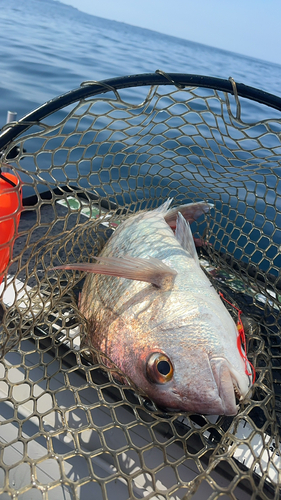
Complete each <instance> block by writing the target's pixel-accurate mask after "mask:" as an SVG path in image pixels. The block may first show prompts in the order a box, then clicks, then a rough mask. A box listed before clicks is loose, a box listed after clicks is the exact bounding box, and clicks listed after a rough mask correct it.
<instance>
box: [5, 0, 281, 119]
mask: <svg viewBox="0 0 281 500" xmlns="http://www.w3.org/2000/svg"><path fill="white" fill-rule="evenodd" d="M198 22H199V23H200V20H198ZM0 26H1V29H0V67H1V78H0V127H1V126H2V125H4V123H5V122H6V116H7V111H8V110H11V111H16V112H17V113H18V118H21V117H22V116H24V115H25V114H27V113H29V112H30V111H32V110H33V109H34V108H36V107H38V106H40V105H41V104H43V103H45V102H46V101H48V100H49V99H52V98H54V97H56V96H58V95H60V94H64V93H66V92H68V91H70V90H72V89H74V88H77V87H79V86H80V84H81V82H83V81H85V80H103V79H108V78H113V77H117V76H123V75H132V74H138V73H151V72H152V73H153V72H154V71H155V70H157V69H160V70H162V71H165V72H167V73H169V72H178V73H191V74H199V75H207V76H215V77H218V78H226V79H227V78H228V77H229V76H232V77H233V78H234V80H235V81H237V82H240V83H244V84H246V85H250V86H254V87H257V88H260V89H262V90H265V91H267V92H270V93H272V94H276V95H278V96H281V87H280V77H281V66H279V65H277V64H273V63H270V62H266V61H262V60H258V59H253V58H251V57H246V56H242V55H239V54H235V53H232V52H227V51H225V50H220V49H216V48H213V47H208V46H206V45H201V44H198V43H194V42H191V41H188V40H183V39H181V38H176V37H172V36H168V35H164V34H161V33H157V32H156V31H151V30H147V29H142V28H138V27H135V26H130V25H128V24H125V23H120V22H115V21H110V20H107V19H102V18H99V17H95V16H92V15H89V14H85V13H83V12H79V11H78V10H77V9H75V8H73V7H71V6H68V5H65V4H61V3H59V2H58V1H55V0H40V1H39V0H21V1H19V0H9V1H8V2H1V9H0ZM138 93H139V95H140V97H143V89H141V88H140V89H138V91H137V93H136V96H137V95H138ZM136 98H137V97H136ZM245 108H246V109H245ZM259 110H260V107H259V106H255V103H253V102H250V101H248V102H246V104H245V105H244V111H246V112H248V115H249V116H250V117H251V118H252V120H253V121H255V120H256V119H259V118H260V115H259V112H260V111H259Z"/></svg>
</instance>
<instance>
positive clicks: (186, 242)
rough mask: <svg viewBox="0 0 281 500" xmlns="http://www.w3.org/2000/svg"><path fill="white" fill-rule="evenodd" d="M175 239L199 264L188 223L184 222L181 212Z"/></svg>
mask: <svg viewBox="0 0 281 500" xmlns="http://www.w3.org/2000/svg"><path fill="white" fill-rule="evenodd" d="M175 237H176V239H177V240H178V242H179V243H180V245H181V246H182V247H183V248H184V249H185V250H187V252H189V253H190V255H191V257H192V258H193V259H194V260H195V262H196V264H198V266H199V265H200V264H199V260H198V255H197V252H196V248H195V244H194V239H193V236H192V232H191V229H190V225H189V222H187V221H186V220H185V218H184V217H183V215H182V214H181V212H179V213H178V217H177V225H176V231H175Z"/></svg>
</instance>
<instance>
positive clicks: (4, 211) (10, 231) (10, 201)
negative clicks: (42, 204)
mask: <svg viewBox="0 0 281 500" xmlns="http://www.w3.org/2000/svg"><path fill="white" fill-rule="evenodd" d="M4 177H5V178H6V179H8V181H7V180H5V179H4ZM9 180H10V181H11V182H12V183H13V184H14V186H13V185H12V184H11V183H10V182H9ZM21 206H22V190H21V182H20V179H19V178H18V177H17V176H16V175H14V174H10V173H8V172H2V173H1V177H0V284H1V282H2V280H3V275H4V272H5V270H6V269H7V267H8V264H9V262H10V260H11V257H12V254H13V244H14V240H15V237H16V234H17V230H18V225H19V221H20V214H21Z"/></svg>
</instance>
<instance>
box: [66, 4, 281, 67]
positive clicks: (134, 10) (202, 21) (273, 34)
mask: <svg viewBox="0 0 281 500" xmlns="http://www.w3.org/2000/svg"><path fill="white" fill-rule="evenodd" d="M60 1H62V2H63V3H66V4H69V5H72V6H73V7H76V8H77V9H79V10H81V11H83V12H88V13H89V14H94V15H96V16H100V17H105V18H107V19H112V20H114V21H121V22H125V23H128V24H132V25H135V26H140V27H142V28H148V29H151V30H155V31H160V32H161V33H166V34H168V35H173V36H178V37H180V38H185V39H187V40H191V41H193V42H199V43H204V44H206V45H211V46H213V47H218V48H222V49H225V50H230V51H232V52H237V53H239V54H245V55H248V56H252V57H256V58H258V59H264V60H267V61H271V62H276V63H278V64H281V0H235V1H232V0H177V1H170V2H168V1H167V0H101V1H95V0H60ZM280 77H281V74H280Z"/></svg>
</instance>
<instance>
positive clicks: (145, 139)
mask: <svg viewBox="0 0 281 500" xmlns="http://www.w3.org/2000/svg"><path fill="white" fill-rule="evenodd" d="M132 92H133V91H132ZM120 95H121V92H120ZM130 97H131V96H130ZM128 101H129V99H128ZM131 101H132V102H126V101H125V100H122V99H121V98H120V96H119V93H118V92H117V91H115V92H114V93H112V94H110V95H108V96H103V95H98V96H96V97H95V98H86V99H82V100H80V101H78V102H76V103H74V104H72V105H71V106H69V107H68V108H64V109H61V110H59V111H57V112H56V113H52V114H51V115H50V116H49V117H47V118H46V119H44V120H42V121H39V122H34V123H33V125H32V126H31V127H29V128H28V129H27V130H24V131H23V132H22V133H21V134H20V135H19V136H18V137H17V138H15V139H14V140H13V141H11V142H10V143H9V144H8V147H7V148H6V149H5V151H4V152H3V155H2V158H1V166H2V172H3V173H5V172H6V171H8V172H12V173H14V175H17V176H19V177H20V178H21V180H22V184H23V189H22V194H23V199H24V205H23V208H22V211H21V218H20V222H19V227H18V233H16V237H15V238H14V241H11V242H10V253H12V259H11V262H10V265H9V267H8V270H7V273H6V274H5V275H4V278H3V282H2V285H1V288H0V301H1V311H0V312H1V319H2V324H1V361H0V398H1V402H0V405H1V411H0V414H1V417H0V418H1V426H0V453H1V455H0V492H1V498H3V499H5V500H6V499H10V498H13V499H14V498H18V499H20V500H27V499H36V500H37V499H44V500H45V499H46V500H47V499H48V500H50V499H56V500H58V499H72V498H77V499H78V498H79V499H84V498H85V499H86V498H90V497H91V498H95V499H99V498H100V499H109V500H111V499H113V498H114V499H115V498H122V499H125V498H143V497H145V498H157V499H159V500H160V499H161V500H162V499H165V498H166V499H168V498H169V499H170V498H172V499H180V498H185V499H188V498H194V499H197V498H198V499H199V498H210V499H216V498H220V499H222V498H232V499H244V498H259V499H277V498H279V495H280V489H279V488H280V467H281V461H280V449H279V426H280V423H281V372H280V361H281V354H280V344H281V342H280V329H279V323H280V297H281V292H280V288H281V285H280V281H279V268H280V252H279V247H280V235H281V232H280V230H281V219H280V214H279V205H280V190H281V188H280V186H281V183H280V166H281V165H280V159H281V144H280V143H281V139H280V132H281V122H280V119H278V118H275V117H274V118H270V117H271V116H272V115H271V114H270V108H268V116H269V118H265V119H263V120H261V121H257V122H255V123H248V122H247V120H245V121H242V119H241V117H240V116H239V112H238V114H237V113H236V112H237V108H236V106H235V100H233V98H232V97H231V96H230V95H229V94H228V93H226V92H221V91H217V90H213V89H210V88H199V87H187V88H185V89H178V88H175V87H172V85H171V86H169V87H166V88H164V87H162V86H159V87H153V88H151V89H150V91H149V92H148V95H147V98H146V99H145V100H144V102H143V103H141V104H136V103H135V102H136V100H134V99H133V100H132V99H131ZM236 104H237V96H236ZM243 105H245V103H242V115H243ZM274 116H276V112H275V115H274ZM9 126H11V124H9ZM12 126H13V125H12ZM14 148H18V149H17V150H16V149H14ZM15 151H16V152H17V154H16V156H15V157H14V152H15ZM11 152H12V153H11ZM11 188H12V187H11ZM19 197H20V195H18V199H19ZM168 197H173V199H174V201H173V205H179V204H182V203H184V202H188V201H199V200H202V199H204V200H208V201H211V202H212V203H213V204H214V209H212V210H211V212H210V213H209V214H208V215H207V216H206V218H205V219H204V220H199V222H198V223H197V224H193V226H192V229H193V233H194V235H195V236H197V237H198V238H201V239H203V240H204V243H203V246H202V247H200V249H199V255H200V263H201V265H202V266H203V268H204V270H205V272H206V273H207V275H208V277H209V278H210V280H212V283H213V285H214V286H215V287H216V289H217V290H218V291H220V292H222V293H223V294H224V296H225V297H226V299H227V300H228V301H229V302H230V303H231V304H233V305H235V306H236V307H237V308H238V309H241V310H242V312H243V316H242V319H243V324H244V326H245V330H246V338H247V351H248V356H249V359H250V361H251V362H252V363H253V365H254V366H255V370H256V374H257V379H256V382H255V385H254V389H253V392H252V395H251V397H250V398H249V399H247V400H246V401H245V402H244V403H243V404H242V405H241V407H240V410H239V412H238V415H236V416H235V417H225V416H221V417H219V416H218V417H207V416H201V415H193V414H168V413H167V414H166V413H163V411H160V410H159V409H157V408H156V407H155V406H154V404H153V403H152V402H150V401H149V400H148V399H147V398H146V397H145V395H142V394H140V393H139V392H138V389H137V388H135V387H134V386H133V385H132V383H131V381H130V380H128V379H126V377H125V376H123V377H122V379H120V374H119V378H118V377H117V378H116V377H115V373H117V372H118V368H116V367H114V366H113V365H111V366H110V363H109V361H108V360H106V359H105V356H104V355H103V354H102V353H98V352H94V350H93V349H92V348H91V347H90V346H88V345H87V335H86V332H87V325H86V322H85V320H84V318H83V317H82V316H81V314H80V313H79V309H78V305H77V303H78V295H79V292H80V291H81V288H82V285H83V278H84V276H83V275H82V274H81V273H78V272H76V273H75V272H68V273H61V274H58V273H54V272H53V271H51V270H50V268H52V267H54V266H56V265H59V264H62V263H68V262H76V261H80V262H86V261H89V260H90V259H91V258H92V256H93V255H97V254H98V253H99V252H100V250H101V248H102V247H103V245H104V242H105V241H106V240H107V239H108V237H109V236H110V234H111V232H112V231H113V230H114V229H115V227H116V225H117V224H119V223H120V222H122V220H124V219H125V218H126V217H128V216H129V215H130V214H131V213H134V212H136V211H139V210H144V209H149V208H152V207H156V206H158V205H159V204H160V203H162V202H164V201H165V200H166V199H167V198H168ZM120 209H121V210H120ZM17 211H18V209H16V213H17ZM11 246H13V250H11ZM0 250H1V248H0ZM227 307H228V308H229V311H230V312H231V314H232V315H233V316H234V317H235V319H237V311H236V310H235V309H234V308H233V307H232V306H230V305H227ZM118 373H119V372H118ZM121 380H122V382H121Z"/></svg>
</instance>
